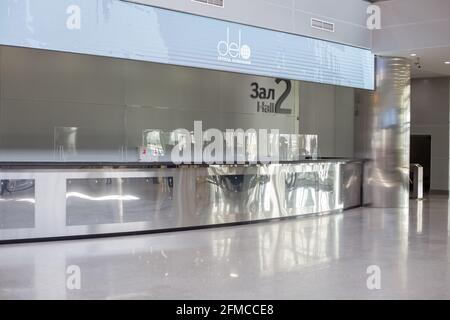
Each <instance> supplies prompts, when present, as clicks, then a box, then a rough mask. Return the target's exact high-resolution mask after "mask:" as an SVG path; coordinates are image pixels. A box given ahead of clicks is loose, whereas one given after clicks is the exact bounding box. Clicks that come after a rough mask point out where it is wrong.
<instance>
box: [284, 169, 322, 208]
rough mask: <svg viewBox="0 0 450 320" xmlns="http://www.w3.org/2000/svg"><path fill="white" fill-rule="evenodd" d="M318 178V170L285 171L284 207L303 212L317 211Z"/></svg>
mask: <svg viewBox="0 0 450 320" xmlns="http://www.w3.org/2000/svg"><path fill="white" fill-rule="evenodd" d="M318 179H319V178H318V172H288V173H286V180H285V188H286V189H285V190H286V192H285V201H286V208H287V209H295V210H293V211H296V212H303V213H313V212H317V210H318V205H317V185H318Z"/></svg>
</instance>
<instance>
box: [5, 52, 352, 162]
mask: <svg viewBox="0 0 450 320" xmlns="http://www.w3.org/2000/svg"><path fill="white" fill-rule="evenodd" d="M254 81H257V82H258V83H259V85H260V86H264V87H266V88H275V89H276V92H277V94H276V96H277V98H278V96H279V95H281V93H282V92H283V91H284V90H285V84H284V83H280V84H278V85H277V84H276V83H275V82H274V79H271V78H264V77H256V76H248V75H241V74H233V73H224V72H217V71H207V70H199V69H193V68H181V67H174V66H167V65H159V64H153V63H146V62H138V61H130V60H120V59H112V58H104V57H96V56H87V55H76V54H68V53H58V52H51V51H41V50H35V49H23V48H11V47H0V160H3V161H7V160H13V161H20V160H30V159H32V160H37V161H50V160H55V158H54V139H55V133H54V130H55V129H54V128H56V127H78V128H79V137H78V139H79V140H78V146H79V148H83V149H89V150H92V155H91V156H92V159H94V160H99V159H103V160H123V159H122V158H121V157H122V155H121V152H120V151H119V149H120V148H121V147H122V146H125V145H126V146H127V148H128V150H129V153H128V160H136V158H135V157H136V153H135V152H134V150H135V148H136V147H137V146H138V145H140V143H141V139H142V131H143V130H144V129H162V130H168V131H169V130H174V129H177V128H186V129H193V122H194V121H195V120H202V121H203V125H204V129H207V128H218V129H221V130H225V129H227V128H243V129H247V128H255V129H258V128H270V129H279V130H280V132H282V133H297V132H300V133H310V134H318V135H319V150H320V155H321V156H342V157H353V118H354V98H353V89H351V88H344V87H334V86H329V85H321V84H314V83H305V82H297V81H293V89H292V93H291V95H290V96H289V98H288V99H287V100H286V102H285V103H284V104H283V108H290V109H291V110H292V111H293V112H292V114H291V115H280V114H263V113H257V112H256V102H255V101H254V100H253V99H251V98H250V94H251V93H252V92H251V83H252V82H254ZM298 118H299V120H298Z"/></svg>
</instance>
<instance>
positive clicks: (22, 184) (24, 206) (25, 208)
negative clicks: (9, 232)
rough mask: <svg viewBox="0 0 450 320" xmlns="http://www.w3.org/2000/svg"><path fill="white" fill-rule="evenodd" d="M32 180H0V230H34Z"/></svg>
mask: <svg viewBox="0 0 450 320" xmlns="http://www.w3.org/2000/svg"><path fill="white" fill-rule="evenodd" d="M34 209H35V186H34V180H31V179H30V180H28V179H21V180H7V179H4V180H0V229H20V228H34V224H35V218H34Z"/></svg>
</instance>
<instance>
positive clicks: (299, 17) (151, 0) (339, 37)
mask: <svg viewBox="0 0 450 320" xmlns="http://www.w3.org/2000/svg"><path fill="white" fill-rule="evenodd" d="M132 1H133V2H137V3H143V4H148V5H152V6H158V7H162V8H167V9H173V10H178V11H184V12H189V13H194V14H198V15H203V16H209V17H213V18H217V19H223V20H228V21H233V22H237V23H244V24H248V25H253V26H257V27H263V28H268V29H272V30H278V31H284V32H289V33H294V34H300V35H305V36H310V37H314V38H319V39H324V40H330V41H335V42H339V43H344V44H349V45H353V46H357V47H364V48H370V47H371V32H370V30H368V29H367V27H366V20H367V17H368V15H367V14H366V9H367V7H368V6H369V3H367V2H364V1H362V0H345V1H340V2H339V4H338V5H337V4H336V1H335V0H263V1H262V0H225V6H224V8H218V7H215V6H211V5H205V4H202V3H197V2H194V1H191V0H171V1H167V0H132ZM311 18H318V19H323V20H326V21H330V22H332V23H334V24H335V32H328V31H322V30H317V29H314V28H311Z"/></svg>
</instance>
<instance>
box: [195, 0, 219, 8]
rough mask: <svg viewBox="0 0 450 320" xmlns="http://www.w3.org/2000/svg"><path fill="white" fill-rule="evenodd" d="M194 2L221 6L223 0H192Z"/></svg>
mask: <svg viewBox="0 0 450 320" xmlns="http://www.w3.org/2000/svg"><path fill="white" fill-rule="evenodd" d="M192 1H194V2H200V3H204V4H210V5H212V6H216V7H221V8H223V5H224V4H223V2H224V0H192Z"/></svg>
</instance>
